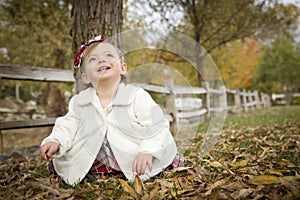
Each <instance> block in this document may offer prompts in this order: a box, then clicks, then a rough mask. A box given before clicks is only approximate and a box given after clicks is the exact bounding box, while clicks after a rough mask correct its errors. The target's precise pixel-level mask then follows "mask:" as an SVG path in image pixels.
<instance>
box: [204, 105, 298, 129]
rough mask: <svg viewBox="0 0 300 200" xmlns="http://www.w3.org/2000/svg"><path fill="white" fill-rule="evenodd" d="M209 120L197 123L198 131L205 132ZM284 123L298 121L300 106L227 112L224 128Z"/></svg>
mask: <svg viewBox="0 0 300 200" xmlns="http://www.w3.org/2000/svg"><path fill="white" fill-rule="evenodd" d="M209 123H210V121H209V120H207V121H205V122H203V123H201V124H199V129H198V131H199V132H206V131H207V128H208V127H209ZM286 123H300V106H299V105H294V106H274V107H269V108H259V109H256V110H253V111H252V110H251V111H248V112H242V113H238V114H228V115H227V116H226V119H225V123H224V128H232V129H234V128H240V127H259V126H269V125H274V124H277V125H281V124H286Z"/></svg>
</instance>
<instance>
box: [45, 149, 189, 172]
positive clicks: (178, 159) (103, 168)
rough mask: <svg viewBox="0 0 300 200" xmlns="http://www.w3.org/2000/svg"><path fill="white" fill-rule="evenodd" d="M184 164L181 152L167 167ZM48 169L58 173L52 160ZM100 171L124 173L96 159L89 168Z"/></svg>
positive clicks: (92, 170) (171, 167)
mask: <svg viewBox="0 0 300 200" xmlns="http://www.w3.org/2000/svg"><path fill="white" fill-rule="evenodd" d="M183 165H184V159H183V157H182V156H181V155H180V154H179V153H177V154H176V156H175V158H174V160H173V162H172V163H171V164H170V165H169V166H168V167H167V169H173V168H177V167H182V166H183ZM48 171H49V172H50V173H53V174H57V173H56V171H55V169H54V166H53V161H52V160H51V161H50V162H49V165H48ZM98 173H102V174H104V175H108V174H120V173H122V171H121V170H117V169H114V168H112V167H110V166H107V165H105V164H103V163H102V162H101V161H100V160H98V159H95V161H94V163H93V165H92V167H91V169H90V170H89V174H98Z"/></svg>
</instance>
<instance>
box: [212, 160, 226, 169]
mask: <svg viewBox="0 0 300 200" xmlns="http://www.w3.org/2000/svg"><path fill="white" fill-rule="evenodd" d="M210 166H212V167H214V168H224V166H223V165H222V164H221V163H220V162H218V161H214V162H212V163H210Z"/></svg>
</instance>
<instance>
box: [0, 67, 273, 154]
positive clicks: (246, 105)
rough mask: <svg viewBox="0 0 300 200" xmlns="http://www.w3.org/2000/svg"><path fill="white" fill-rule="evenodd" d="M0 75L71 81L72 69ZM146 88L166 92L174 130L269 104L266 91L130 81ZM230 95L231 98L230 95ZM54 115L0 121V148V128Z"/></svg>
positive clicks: (2, 70) (50, 121)
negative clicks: (217, 114)
mask: <svg viewBox="0 0 300 200" xmlns="http://www.w3.org/2000/svg"><path fill="white" fill-rule="evenodd" d="M0 79H11V80H31V81H42V82H66V83H67V82H74V81H75V80H74V78H73V73H72V71H71V70H61V69H49V68H38V67H24V66H15V65H4V64H0ZM132 84H134V85H136V86H139V87H142V88H144V89H145V90H147V91H149V92H155V93H160V94H164V95H165V96H166V101H165V105H163V108H164V110H165V113H166V115H167V117H168V119H169V121H170V124H171V131H172V132H176V126H177V123H178V122H193V121H199V120H204V119H205V118H209V117H210V116H211V115H213V114H214V113H215V112H224V111H225V112H242V111H248V110H254V109H256V108H260V107H268V106H270V105H271V98H270V96H269V95H267V94H263V93H259V92H257V91H254V92H251V91H246V90H239V89H236V90H232V89H227V88H225V87H223V88H218V89H214V88H209V87H206V88H204V87H187V86H176V85H174V83H173V81H172V80H168V81H166V82H165V85H163V86H158V85H152V84H141V83H132ZM212 96H214V99H213V100H214V101H212ZM230 97H231V98H230ZM54 123H55V118H46V119H28V120H23V121H0V137H1V138H0V139H1V141H0V142H1V144H0V146H1V151H2V149H3V140H2V130H9V129H18V128H32V127H43V126H53V125H54Z"/></svg>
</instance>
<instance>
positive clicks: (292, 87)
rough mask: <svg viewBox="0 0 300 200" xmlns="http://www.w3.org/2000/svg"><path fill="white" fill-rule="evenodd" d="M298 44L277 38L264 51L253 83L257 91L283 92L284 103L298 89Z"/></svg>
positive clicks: (299, 74)
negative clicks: (284, 95)
mask: <svg viewBox="0 0 300 200" xmlns="http://www.w3.org/2000/svg"><path fill="white" fill-rule="evenodd" d="M299 53H300V52H299V44H298V46H297V45H295V42H293V40H291V39H286V38H282V37H277V38H276V39H275V40H274V42H273V43H272V44H271V45H270V46H268V47H266V48H265V49H264V54H263V56H262V57H261V59H260V63H259V68H258V70H257V74H256V77H255V79H254V83H255V86H256V88H257V89H259V90H260V91H264V92H267V93H272V92H282V91H283V92H285V93H286V94H287V95H286V103H287V104H290V103H291V94H292V93H293V92H298V91H299V89H300V79H299V77H300V56H299Z"/></svg>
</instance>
